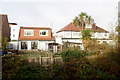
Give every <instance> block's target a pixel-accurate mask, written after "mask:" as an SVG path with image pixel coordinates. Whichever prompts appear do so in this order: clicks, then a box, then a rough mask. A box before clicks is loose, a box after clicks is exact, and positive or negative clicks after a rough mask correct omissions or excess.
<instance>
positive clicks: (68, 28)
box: [58, 23, 108, 32]
mask: <svg viewBox="0 0 120 80" xmlns="http://www.w3.org/2000/svg"><path fill="white" fill-rule="evenodd" d="M85 29H88V30H91V31H94V32H108V31H106V30H104V29H102V28H100V27H98V26H96V25H95V24H93V25H92V28H85ZM81 30H82V27H80V28H78V27H76V26H74V24H73V23H70V24H68V25H67V26H65V27H63V28H62V29H60V30H59V31H58V32H61V31H81Z"/></svg>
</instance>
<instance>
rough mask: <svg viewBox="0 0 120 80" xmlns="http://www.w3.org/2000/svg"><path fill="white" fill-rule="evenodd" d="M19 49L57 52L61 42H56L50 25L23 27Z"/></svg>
mask: <svg viewBox="0 0 120 80" xmlns="http://www.w3.org/2000/svg"><path fill="white" fill-rule="evenodd" d="M18 40H19V50H40V51H50V52H53V53H55V52H57V51H58V48H59V44H57V43H55V39H54V37H53V36H52V29H51V28H48V27H21V28H20V34H19V39H18Z"/></svg>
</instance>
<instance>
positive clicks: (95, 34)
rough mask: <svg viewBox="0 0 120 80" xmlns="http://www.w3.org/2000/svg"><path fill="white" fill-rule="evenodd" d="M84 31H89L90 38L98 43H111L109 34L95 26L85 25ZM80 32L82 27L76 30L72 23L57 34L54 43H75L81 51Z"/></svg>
mask: <svg viewBox="0 0 120 80" xmlns="http://www.w3.org/2000/svg"><path fill="white" fill-rule="evenodd" d="M85 29H88V30H90V31H91V34H92V38H95V39H97V40H98V41H99V42H100V43H103V42H107V43H111V42H112V40H110V39H109V32H108V31H106V30H104V29H102V28H100V27H98V26H96V25H95V24H92V25H87V26H86V27H85ZM81 31H82V27H80V28H78V27H76V26H74V24H73V23H70V24H68V25H67V26H65V27H63V28H62V29H60V30H59V31H58V32H57V35H56V42H62V43H61V44H62V45H63V43H64V42H70V43H75V44H78V45H77V46H80V47H81V49H83V44H82V39H80V38H82V34H81ZM59 44H60V43H59Z"/></svg>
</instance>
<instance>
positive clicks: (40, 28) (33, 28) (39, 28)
mask: <svg viewBox="0 0 120 80" xmlns="http://www.w3.org/2000/svg"><path fill="white" fill-rule="evenodd" d="M24 29H32V30H34V36H24ZM39 30H48V32H49V35H48V36H39ZM18 40H41V41H43V40H44V41H50V40H55V39H54V37H53V36H52V32H51V28H48V27H20V33H19V38H18Z"/></svg>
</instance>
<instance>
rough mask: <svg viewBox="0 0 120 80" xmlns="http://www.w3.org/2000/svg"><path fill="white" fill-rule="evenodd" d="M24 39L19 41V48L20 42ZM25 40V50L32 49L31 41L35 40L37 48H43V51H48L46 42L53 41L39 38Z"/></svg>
mask: <svg viewBox="0 0 120 80" xmlns="http://www.w3.org/2000/svg"><path fill="white" fill-rule="evenodd" d="M24 41H25V40H22V41H19V50H22V49H21V42H24ZM25 42H27V50H32V49H31V46H32V45H31V42H37V50H44V51H48V44H49V43H52V42H54V41H39V40H27V41H25Z"/></svg>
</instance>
